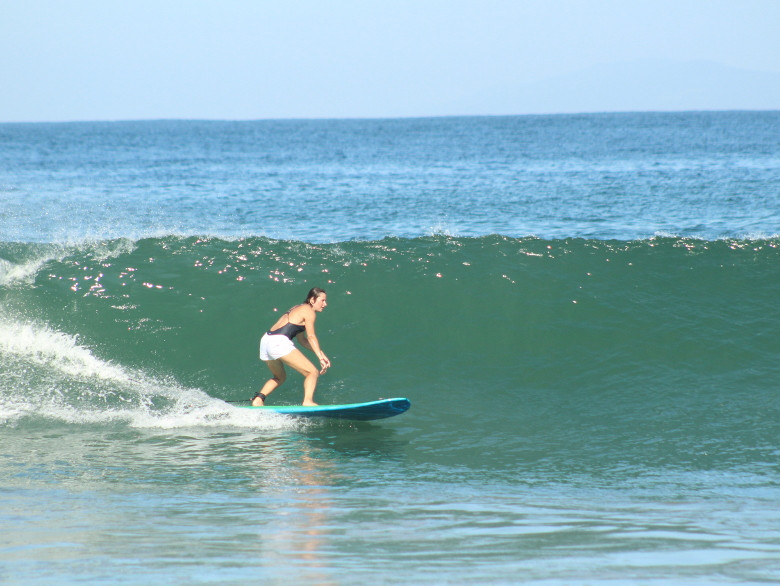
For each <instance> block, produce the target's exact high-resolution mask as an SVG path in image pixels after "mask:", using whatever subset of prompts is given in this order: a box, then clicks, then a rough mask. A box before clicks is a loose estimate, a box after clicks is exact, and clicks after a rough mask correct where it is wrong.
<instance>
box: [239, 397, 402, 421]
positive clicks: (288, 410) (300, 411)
mask: <svg viewBox="0 0 780 586" xmlns="http://www.w3.org/2000/svg"><path fill="white" fill-rule="evenodd" d="M411 405H412V403H411V401H409V399H404V398H396V399H381V400H379V401H369V402H368V403H346V404H343V405H317V406H314V407H304V406H303V405H266V406H264V407H252V406H241V408H242V409H255V410H257V411H268V412H271V413H283V414H285V415H295V416H298V417H330V418H334V419H354V420H356V421H371V420H373V419H384V418H386V417H393V416H395V415H400V414H401V413H404V412H405V411H408V410H409V407H411Z"/></svg>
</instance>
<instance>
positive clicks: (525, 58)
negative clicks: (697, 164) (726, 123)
mask: <svg viewBox="0 0 780 586" xmlns="http://www.w3.org/2000/svg"><path fill="white" fill-rule="evenodd" d="M751 84H752V85H751ZM775 89H777V90H778V92H777V93H776V92H775ZM726 94H729V95H726ZM722 108H726V109H732V108H744V109H754V108H759V109H780V1H778V0H732V1H724V0H698V1H693V0H590V1H586V0H527V1H523V0H446V1H445V0H411V1H407V0H275V1H273V2H271V1H265V0H214V1H203V0H186V1H185V0H180V1H170V0H132V1H127V2H124V1H122V2H120V1H118V0H117V1H114V0H48V1H47V0H0V121H5V122H13V121H59V120H115V119H157V118H209V119H259V118H313V117H316V118H321V117H326V118H330V117H339V118H341V117H398V116H439V115H453V114H524V113H534V112H545V111H547V112H566V111H598V110H626V109H628V110H630V109H722Z"/></svg>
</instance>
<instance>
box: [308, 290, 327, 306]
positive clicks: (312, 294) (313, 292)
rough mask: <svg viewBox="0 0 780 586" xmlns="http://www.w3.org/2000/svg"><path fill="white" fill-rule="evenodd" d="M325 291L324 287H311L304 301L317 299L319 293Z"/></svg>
mask: <svg viewBox="0 0 780 586" xmlns="http://www.w3.org/2000/svg"><path fill="white" fill-rule="evenodd" d="M323 293H325V289H320V288H319V287H312V289H311V291H309V294H308V295H307V296H306V301H304V303H308V302H309V301H311V300H312V299H315V300H316V299H317V297H319V296H320V295H322V294H323Z"/></svg>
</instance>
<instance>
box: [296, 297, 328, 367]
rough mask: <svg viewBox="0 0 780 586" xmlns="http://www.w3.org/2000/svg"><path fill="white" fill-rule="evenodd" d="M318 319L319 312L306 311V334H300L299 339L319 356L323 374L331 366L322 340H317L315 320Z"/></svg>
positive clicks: (302, 344)
mask: <svg viewBox="0 0 780 586" xmlns="http://www.w3.org/2000/svg"><path fill="white" fill-rule="evenodd" d="M316 319H317V314H316V313H315V312H314V310H311V311H310V312H306V318H305V321H304V326H306V336H302V335H300V334H298V341H299V342H300V343H301V346H303V347H304V348H306V349H307V350H311V351H312V352H314V354H315V356H317V358H319V360H320V366H321V367H322V370H320V374H322V373H324V372H325V371H326V370H328V368H330V360H329V359H328V357H327V356H325V352H323V351H322V348H320V342H319V340H317V334H316V333H315V331H314V320H316Z"/></svg>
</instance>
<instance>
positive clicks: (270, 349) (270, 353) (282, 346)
mask: <svg viewBox="0 0 780 586" xmlns="http://www.w3.org/2000/svg"><path fill="white" fill-rule="evenodd" d="M293 350H295V344H293V341H292V340H291V339H290V338H288V337H287V336H284V335H282V334H274V335H270V334H268V333H265V334H263V337H262V338H260V360H278V359H279V358H281V357H282V356H287V355H288V354H289V353H290V352H292V351H293Z"/></svg>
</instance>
